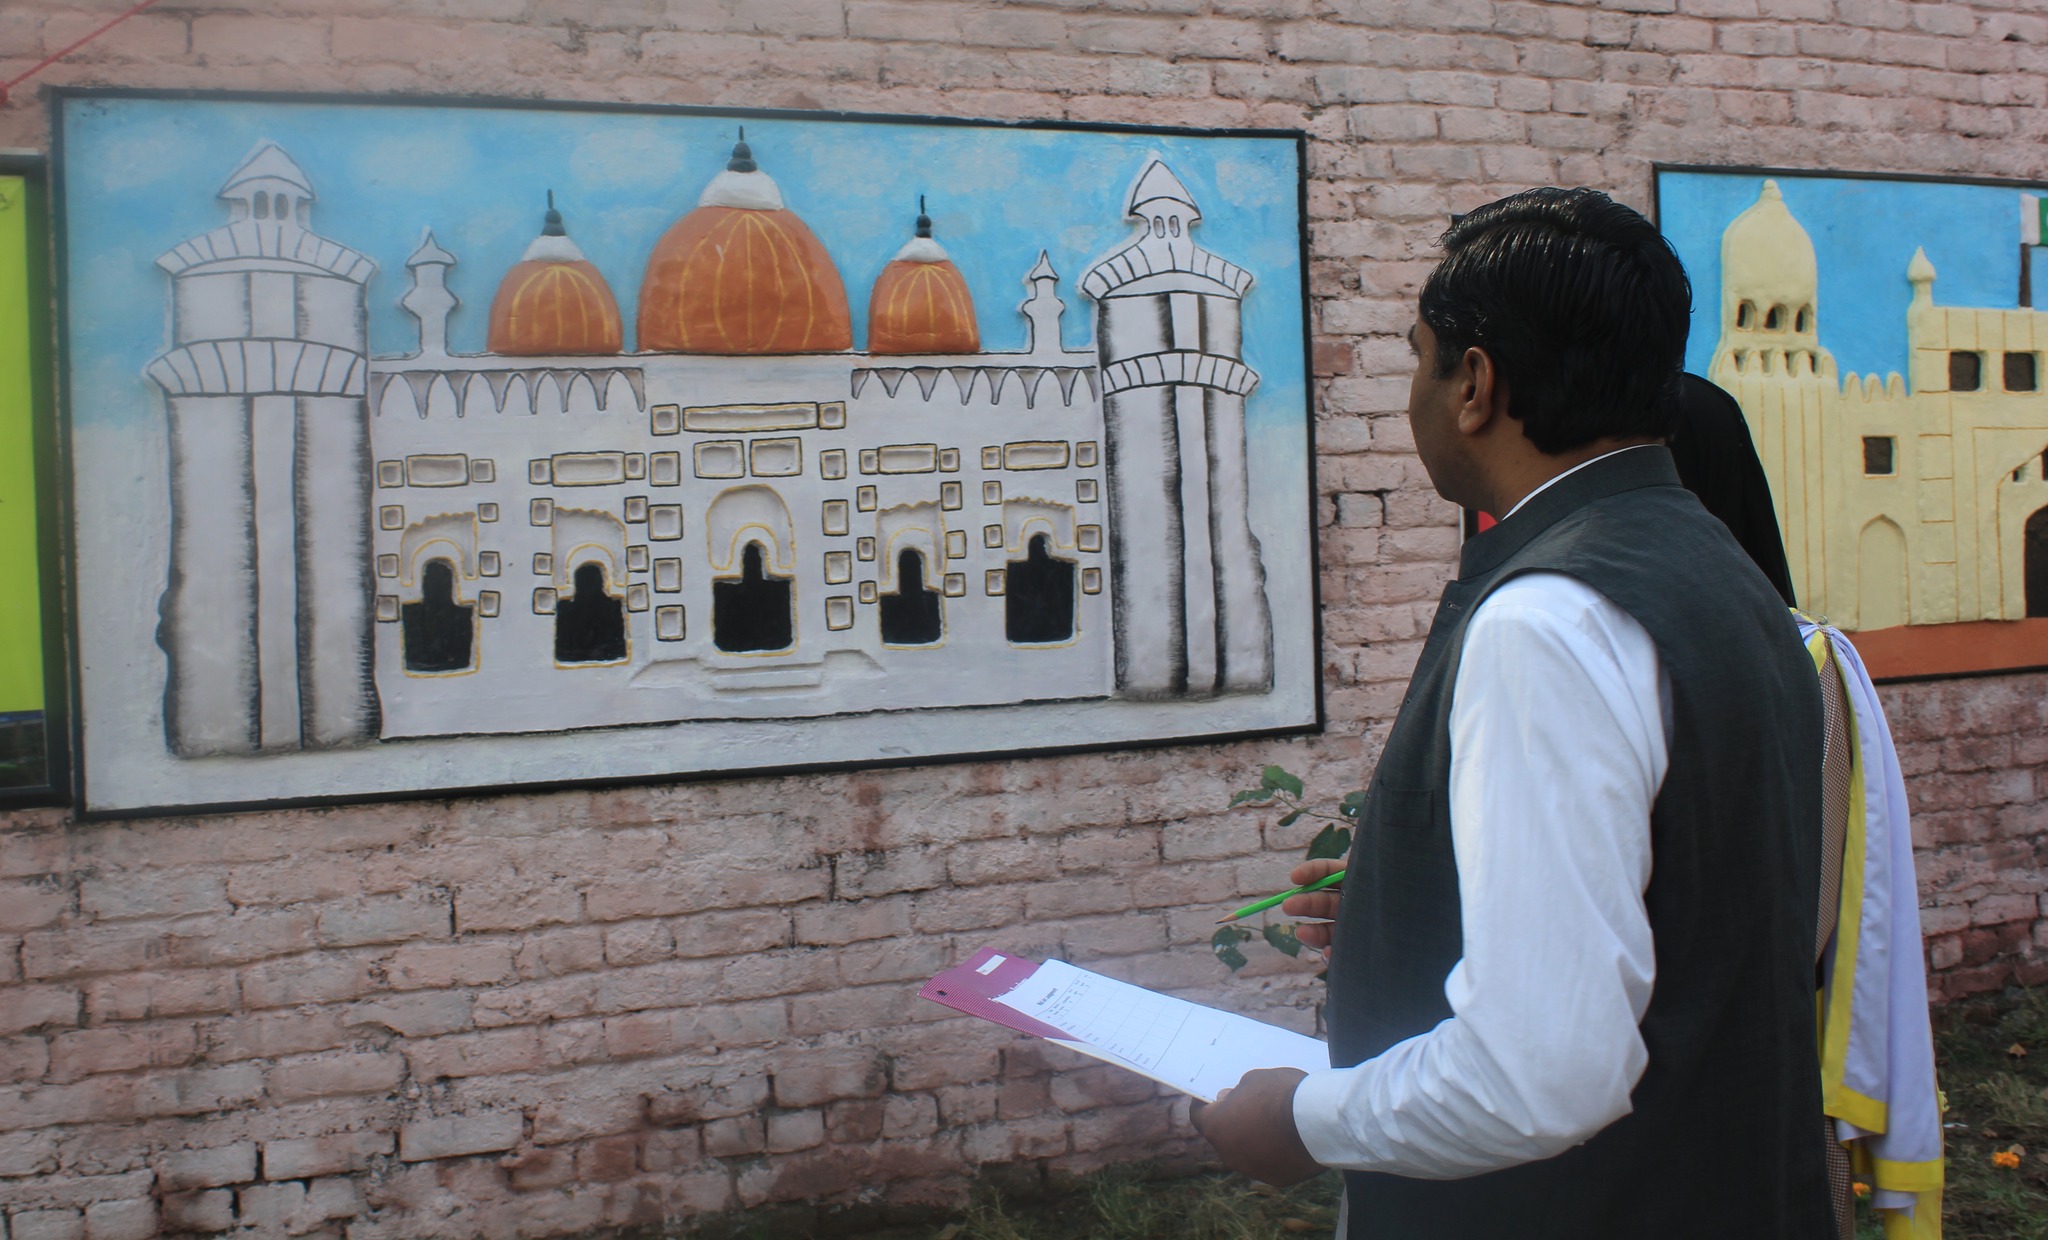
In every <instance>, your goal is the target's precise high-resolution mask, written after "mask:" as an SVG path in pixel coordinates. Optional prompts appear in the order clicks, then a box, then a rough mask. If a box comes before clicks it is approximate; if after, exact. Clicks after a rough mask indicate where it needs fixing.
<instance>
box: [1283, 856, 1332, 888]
mask: <svg viewBox="0 0 2048 1240" xmlns="http://www.w3.org/2000/svg"><path fill="white" fill-rule="evenodd" d="M1344 865H1345V863H1344V862H1343V861H1341V860H1339V859H1337V858H1334V857H1324V858H1322V859H1321V860H1318V861H1304V862H1302V863H1301V864H1300V865H1297V866H1295V867H1294V868H1293V869H1292V870H1289V871H1288V872H1287V879H1288V881H1289V882H1291V883H1293V884H1294V885H1295V886H1297V887H1306V886H1307V885H1308V884H1310V883H1312V882H1315V881H1316V880H1317V879H1319V878H1328V877H1329V876H1330V875H1332V874H1335V873H1336V872H1337V871H1339V870H1341V869H1343V868H1344ZM1342 885H1343V884H1341V883H1340V884H1338V886H1342ZM1336 889H1337V888H1335V887H1332V888H1329V889H1328V890H1331V891H1335V890H1336Z"/></svg>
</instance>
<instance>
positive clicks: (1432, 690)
mask: <svg viewBox="0 0 2048 1240" xmlns="http://www.w3.org/2000/svg"><path fill="white" fill-rule="evenodd" d="M1536 571H1546V572H1559V573H1565V574H1567V575H1569V576H1572V577H1575V578H1577V579H1578V580H1580V581H1583V582H1585V583H1586V584H1587V585H1589V586H1591V587H1592V588H1593V589H1594V590H1597V591H1599V593H1600V594H1602V595H1603V596H1605V597H1606V598H1607V599H1609V600H1610V601H1612V602H1613V603H1615V604H1616V605H1617V606H1619V607H1620V608H1621V609H1622V610H1624V611H1626V612H1627V613H1628V614H1629V615H1631V616H1633V617H1634V618H1635V619H1636V621H1637V622H1638V623H1640V624H1641V625H1642V626H1643V628H1644V629H1645V630H1646V631H1647V632H1648V633H1649V635H1650V638H1651V640H1652V641H1653V642H1654V643H1655V644H1656V648H1657V655H1658V658H1659V659H1660V660H1661V661H1662V664H1663V667H1664V670H1665V672H1666V674H1667V675H1668V677H1669V679H1670V686H1671V712H1672V719H1671V726H1670V732H1669V736H1668V741H1669V746H1670V766H1669V769H1668V772H1667V774H1666V775H1665V777H1664V784H1663V787H1662V789H1661V790H1660V791H1659V793H1658V795H1657V798H1656V801H1655V803H1654V805H1653V806H1652V809H1651V813H1650V839H1651V849H1652V862H1651V871H1652V872H1651V877H1650V886H1649V891H1648V895H1647V902H1648V907H1649V917H1650V928H1651V931H1652V933H1653V934H1654V936H1655V943H1656V958H1657V976H1656V982H1655V985H1654V987H1653V989H1652V992H1651V998H1650V1005H1649V1009H1648V1011H1647V1013H1646V1014H1645V1015H1644V1017H1643V1021H1642V1033H1643V1040H1644V1042H1645V1043H1646V1045H1647V1046H1648V1049H1649V1066H1648V1068H1647V1069H1646V1070H1645V1072H1644V1074H1643V1077H1642V1079H1641V1080H1640V1081H1639V1082H1638V1083H1637V1084H1636V1087H1635V1090H1634V1091H1633V1093H1632V1095H1631V1102H1632V1104H1633V1111H1632V1112H1631V1113H1630V1114H1629V1115H1627V1116H1625V1117H1623V1118H1622V1119H1619V1120H1617V1121H1615V1122H1614V1123H1612V1124H1610V1125H1608V1126H1607V1127H1606V1128H1605V1129H1603V1130H1601V1131H1600V1132H1599V1133H1597V1134H1595V1135H1594V1136H1593V1137H1592V1138H1591V1139H1590V1140H1588V1141H1586V1142H1585V1143H1584V1144H1582V1145H1579V1146H1577V1147H1575V1148H1573V1149H1571V1150H1568V1151H1566V1152H1565V1153H1563V1154H1560V1155H1558V1156H1556V1157H1554V1158H1549V1159H1545V1160H1543V1161H1540V1162H1535V1163H1527V1164H1523V1165H1521V1166H1517V1167H1510V1168H1508V1169H1506V1170H1503V1171H1497V1172H1491V1173H1488V1174H1484V1175H1478V1176H1473V1177H1470V1178H1468V1179H1462V1180H1447V1181H1438V1180H1418V1179H1409V1178H1406V1177H1401V1176H1393V1175H1386V1174H1380V1173H1371V1172H1347V1173H1346V1175H1345V1186H1346V1190H1347V1193H1348V1195H1349V1198H1350V1227H1349V1232H1348V1235H1349V1237H1350V1240H1468V1238H1469V1240H1500V1238H1501V1237H1506V1236H1512V1237H1514V1238H1515V1240H1547V1238H1553V1237H1554V1238H1555V1240H1635V1238H1638V1237H1640V1238H1642V1240H1688V1238H1690V1237H1698V1238H1699V1240H1730V1238H1731V1237H1740V1238H1741V1240H1779V1238H1780V1237H1783V1238H1785V1240H1795V1238H1796V1240H1820V1238H1821V1237H1823V1236H1826V1235H1828V1234H1829V1229H1830V1227H1831V1225H1832V1224H1831V1220H1830V1217H1829V1207H1828V1197H1827V1176H1826V1171H1825V1168H1824V1166H1823V1164H1822V1158H1821V1154H1822V1151H1821V1147H1820V1145H1819V1143H1817V1142H1816V1141H1815V1139H1814V1128H1815V1120H1814V1117H1815V1116H1816V1115H1817V1114H1819V1110H1820V1074H1819V1066H1818V1056H1817V1053H1816V1049H1815V1041H1814V1038H1815V1034H1814V979H1813V934H1814V909H1815V891H1816V889H1817V885H1818V882H1819V865H1820V861H1819V847H1818V843H1817V841H1818V839H1819V835H1818V832H1817V831H1816V830H1815V824H1817V823H1818V822H1819V820H1820V813H1821V792H1820V775H1821V736H1822V731H1821V704H1820V700H1819V694H1818V692H1817V690H1816V688H1815V680H1814V675H1813V664H1812V661H1811V660H1810V659H1809V657H1808V656H1807V654H1806V652H1805V650H1804V649H1803V648H1802V647H1801V645H1800V642H1799V637H1798V632H1797V629H1796V628H1795V626H1794V623H1793V620H1792V616H1791V614H1790V613H1789V612H1787V611H1786V609H1785V604H1784V602H1783V601H1782V600H1781V599H1780V598H1779V597H1778V595H1777V593H1776V592H1775V591H1774V590H1773V589H1772V588H1771V586H1770V584H1769V583H1768V582H1767V581H1766V580H1765V579H1764V577H1763V575H1762V574H1761V573H1759V572H1758V571H1757V570H1756V568H1755V567H1754V566H1753V565H1752V564H1751V563H1750V561H1749V560H1748V559H1747V558H1746V557H1745V556H1744V555H1743V552H1742V550H1741V549H1740V548H1739V547H1738V546H1737V545H1736V543H1735V541H1734V539H1733V538H1732V537H1731V536H1730V535H1729V533H1728V530H1727V528H1726V527H1725V526H1723V525H1722V524H1721V523H1720V522H1719V521H1716V520H1715V519H1714V518H1713V517H1711V516H1709V515H1708V514H1707V512H1706V510H1705V509H1703V508H1701V507H1700V505H1699V503H1698V501H1696V500H1695V499H1694V498H1693V497H1692V495H1691V494H1690V493H1688V492H1687V491H1685V490H1684V489H1683V488H1681V487H1680V486H1679V483H1678V475H1677V472H1676V470H1675V469H1674V468H1673V466H1672V462H1671V455H1670V453H1669V452H1667V451H1666V450H1665V449H1663V448H1661V447H1647V448H1638V449H1635V450H1632V451H1628V452H1624V453H1620V454H1618V455H1616V456H1612V457H1609V458H1606V459H1603V460H1600V461H1597V462H1595V463H1594V464H1591V465H1588V466H1586V467H1585V468H1583V469H1580V470H1579V471H1577V472H1576V473H1573V474H1571V475H1570V476H1569V477H1566V478H1564V479H1562V480H1560V481H1558V482H1557V483H1555V484H1553V485H1552V486H1550V487H1549V488H1548V489H1546V490H1544V491H1542V492H1541V493H1539V494H1538V495H1536V496H1535V497H1533V498H1532V499H1530V500H1529V502H1528V503H1527V504H1526V505H1524V507H1523V508H1522V509H1521V511H1519V512H1517V513H1515V514H1514V516H1513V517H1511V518H1509V519H1508V520H1506V521H1503V522H1502V523H1500V524H1499V525H1497V526H1495V527H1493V528H1492V529H1490V530H1488V531H1487V532H1485V533H1483V534H1480V535H1479V536H1478V537H1476V538H1474V539H1472V540H1471V541H1469V542H1468V543H1466V545H1465V550H1464V554H1463V557H1462V561H1461V564H1460V572H1459V576H1458V579H1457V580H1456V581H1453V582H1452V583H1451V584H1450V585H1448V586H1447V587H1445V589H1444V593H1443V599H1442V601H1441V603H1439V605H1438V608H1437V613H1436V621H1435V623H1434V624H1433V625H1432V626H1431V627H1430V632H1429V639H1428V641H1427V642H1426V643H1425V644H1424V646H1423V651H1422V655H1421V659H1420V661H1419V662H1418V663H1417V665H1416V668H1415V674H1414V677H1413V679H1412V680H1411V682H1410V685H1409V691H1408V696H1407V699H1406V700H1405V701H1404V703H1403V704H1402V708H1401V714H1400V717H1399V718H1398V719H1397V720H1396V721H1395V724H1394V728H1393V731H1392V733H1391V734H1390V735H1389V736H1388V738H1387V744H1386V748H1385V750H1384V752H1383V753H1382V755H1381V757H1380V762H1379V768H1378V770H1377V771H1376V772H1375V774H1374V776H1373V782H1372V787H1371V790H1370V794H1369V796H1368V798H1367V801H1366V804H1365V807H1364V810H1363V812H1362V813H1361V815H1360V823H1359V829H1358V835H1357V839H1356V842H1355V843H1354V845H1353V847H1352V852H1351V859H1350V861H1349V863H1348V866H1349V874H1348V876H1347V877H1346V879H1345V882H1344V899H1343V911H1342V913H1341V915H1340V917H1339V921H1338V928H1337V936H1336V943H1335V946H1334V949H1333V951H1332V953H1331V967H1330V1007H1329V1027H1330V1062H1331V1063H1332V1064H1333V1065H1335V1066H1338V1067H1348V1066H1350V1065H1353V1064H1357V1063H1361V1062H1363V1061H1365V1060H1367V1059H1370V1058H1372V1057H1374V1056H1376V1055H1378V1054H1380V1053H1381V1052H1382V1051H1384V1050H1386V1049H1387V1048H1388V1047H1390V1046H1392V1045H1394V1044H1395V1043H1396V1042H1400V1041H1402V1040H1404V1039H1406V1038H1409V1037H1412V1036H1414V1035H1416V1034H1419V1033H1423V1032H1426V1031H1427V1030H1429V1029H1430V1028H1432V1027H1433V1026H1435V1025H1436V1024H1437V1023H1438V1022H1439V1021H1442V1020H1443V1019H1444V1018H1446V1017H1448V1016H1450V1015H1451V1009H1450V1005H1449V1003H1448V1002H1447V1001H1446V1000H1445V998H1444V991H1443V985H1444V978H1445V976H1446V975H1447V974H1448V973H1449V972H1450V970H1451V966H1452V965H1454V964H1456V963H1457V961H1458V959H1459V957H1460V955H1462V952H1463V947H1462V941H1461V932H1460V921H1459V899H1458V870H1457V862H1456V859H1455V857H1454V854H1453V852H1452V848H1451V837H1450V798H1449V784H1450V761H1451V746H1450V717H1451V692H1452V686H1453V683H1454V680H1455V677H1456V674H1457V669H1458V658H1459V653H1460V649H1461V646H1462V643H1463V640H1464V633H1465V626H1466V624H1467V623H1468V622H1469V621H1470V619H1471V617H1472V613H1473V612H1474V610H1476V609H1477V608H1478V606H1479V604H1480V602H1481V601H1483V600H1484V599H1485V598H1486V596H1487V595H1488V594H1489V593H1491V592H1492V591H1493V590H1494V589H1495V588H1497V587H1499V586H1500V585H1501V584H1502V583H1504V582H1506V581H1508V580H1509V579H1510V578H1512V577H1515V576H1517V575H1519V574H1521V573H1527V572H1536Z"/></svg>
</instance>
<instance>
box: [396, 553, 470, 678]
mask: <svg viewBox="0 0 2048 1240" xmlns="http://www.w3.org/2000/svg"><path fill="white" fill-rule="evenodd" d="M399 621H400V624H399V627H400V629H401V636H402V637H403V638H404V643H405V670H406V671H408V672H427V673H436V672H460V671H465V670H467V669H468V668H469V666H470V663H471V660H472V657H473V656H474V653H475V650H476V609H475V608H474V607H472V606H471V605H470V604H468V603H461V602H457V601H456V599H455V565H454V564H453V563H452V562H451V561H448V560H444V559H433V560H428V561H427V563H426V566H425V567H424V568H422V569H421V570H420V597H419V601H418V602H416V603H407V604H405V606H404V607H402V608H400V609H399Z"/></svg>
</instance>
